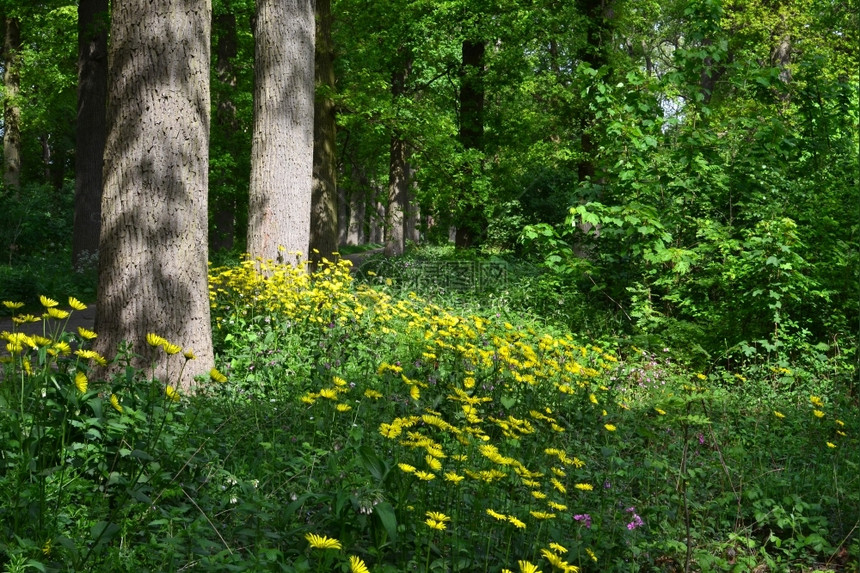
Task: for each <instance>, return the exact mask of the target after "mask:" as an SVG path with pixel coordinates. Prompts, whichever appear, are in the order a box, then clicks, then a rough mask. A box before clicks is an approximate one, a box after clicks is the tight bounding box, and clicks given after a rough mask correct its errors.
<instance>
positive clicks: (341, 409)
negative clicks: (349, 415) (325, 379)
mask: <svg viewBox="0 0 860 573" xmlns="http://www.w3.org/2000/svg"><path fill="white" fill-rule="evenodd" d="M335 408H336V409H337V411H338V412H349V411H350V410H352V406H350V405H349V404H344V403H342V402H341V403H340V404H338V405H337V406H335Z"/></svg>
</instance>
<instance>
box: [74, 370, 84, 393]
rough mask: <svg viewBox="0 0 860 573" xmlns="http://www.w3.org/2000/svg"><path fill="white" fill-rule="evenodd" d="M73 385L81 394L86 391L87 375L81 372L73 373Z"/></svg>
mask: <svg viewBox="0 0 860 573" xmlns="http://www.w3.org/2000/svg"><path fill="white" fill-rule="evenodd" d="M75 387H76V388H77V389H78V392H80V393H81V394H85V393H86V391H87V375H86V374H84V373H83V372H78V373H77V374H75Z"/></svg>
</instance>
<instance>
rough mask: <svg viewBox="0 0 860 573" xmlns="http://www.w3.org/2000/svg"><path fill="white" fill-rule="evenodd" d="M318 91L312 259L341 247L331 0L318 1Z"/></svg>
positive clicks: (315, 129)
mask: <svg viewBox="0 0 860 573" xmlns="http://www.w3.org/2000/svg"><path fill="white" fill-rule="evenodd" d="M316 11H317V17H316V26H317V27H316V54H315V70H316V72H315V74H316V94H315V97H314V168H313V190H312V193H311V205H312V207H311V243H310V246H311V255H310V258H311V260H312V261H313V262H314V263H316V262H317V261H319V260H320V258H322V257H327V258H329V259H331V258H332V253H334V252H337V248H338V208H337V207H338V201H337V199H338V197H337V179H336V171H335V169H336V156H335V147H336V141H335V137H336V132H335V106H334V99H333V98H332V94H333V93H334V88H335V78H334V46H333V45H332V41H331V23H332V16H331V0H317V1H316Z"/></svg>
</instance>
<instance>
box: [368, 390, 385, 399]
mask: <svg viewBox="0 0 860 573" xmlns="http://www.w3.org/2000/svg"><path fill="white" fill-rule="evenodd" d="M364 396H365V398H370V399H371V400H378V399H380V398H382V392H377V391H376V390H371V389H370V388H368V389H367V390H365V391H364Z"/></svg>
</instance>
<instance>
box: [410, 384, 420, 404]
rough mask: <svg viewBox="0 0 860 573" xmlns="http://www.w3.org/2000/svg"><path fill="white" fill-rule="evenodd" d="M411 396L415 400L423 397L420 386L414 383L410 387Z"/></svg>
mask: <svg viewBox="0 0 860 573" xmlns="http://www.w3.org/2000/svg"><path fill="white" fill-rule="evenodd" d="M409 396H411V397H412V399H413V400H417V399H419V398H420V397H421V390H420V389H419V388H418V386H414V385H413V386H412V387H411V388H410V389H409Z"/></svg>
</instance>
